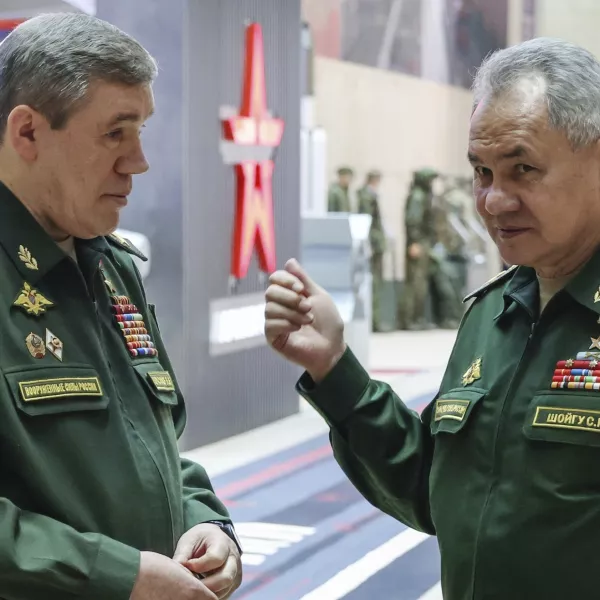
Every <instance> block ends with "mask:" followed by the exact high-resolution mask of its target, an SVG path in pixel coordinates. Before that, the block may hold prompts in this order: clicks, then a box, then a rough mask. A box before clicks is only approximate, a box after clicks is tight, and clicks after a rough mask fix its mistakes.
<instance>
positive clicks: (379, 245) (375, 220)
mask: <svg viewBox="0 0 600 600" xmlns="http://www.w3.org/2000/svg"><path fill="white" fill-rule="evenodd" d="M357 196H358V212H359V213H362V214H367V215H371V228H370V230H369V242H370V244H371V251H372V252H373V254H383V253H384V252H385V250H386V246H387V241H386V238H385V230H384V227H383V222H382V221H381V211H380V209H379V199H378V197H377V194H376V193H375V192H374V191H373V190H372V189H370V188H369V187H368V186H365V187H362V188H360V190H358V192H357Z"/></svg>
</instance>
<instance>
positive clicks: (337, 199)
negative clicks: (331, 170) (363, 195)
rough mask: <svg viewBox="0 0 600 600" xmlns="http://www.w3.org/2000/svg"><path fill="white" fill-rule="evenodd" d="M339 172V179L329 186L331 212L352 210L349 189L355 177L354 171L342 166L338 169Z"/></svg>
mask: <svg viewBox="0 0 600 600" xmlns="http://www.w3.org/2000/svg"><path fill="white" fill-rule="evenodd" d="M337 174H338V180H337V181H336V182H335V183H332V184H331V186H330V187H329V193H328V195H327V210H328V211H329V212H347V213H349V212H352V208H351V206H350V195H349V193H348V191H349V189H350V184H351V183H352V179H353V177H354V171H352V169H350V168H349V167H341V168H340V169H338V172H337Z"/></svg>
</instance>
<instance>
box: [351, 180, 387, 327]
mask: <svg viewBox="0 0 600 600" xmlns="http://www.w3.org/2000/svg"><path fill="white" fill-rule="evenodd" d="M380 183H381V173H380V172H379V171H370V172H369V173H368V174H367V180H366V182H365V185H364V186H363V187H361V188H360V189H359V190H358V193H357V196H358V212H359V213H363V214H368V215H371V229H370V230H369V243H370V245H371V274H372V277H373V292H372V322H373V331H382V326H381V297H382V294H383V255H384V254H385V251H386V246H387V242H386V237H385V229H384V227H383V223H382V221H381V211H380V207H379V184H380Z"/></svg>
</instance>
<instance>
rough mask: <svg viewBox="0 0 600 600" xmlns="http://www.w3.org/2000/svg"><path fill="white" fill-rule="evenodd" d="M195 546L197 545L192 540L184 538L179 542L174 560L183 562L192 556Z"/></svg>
mask: <svg viewBox="0 0 600 600" xmlns="http://www.w3.org/2000/svg"><path fill="white" fill-rule="evenodd" d="M195 546H196V545H195V543H194V542H193V541H192V540H190V541H188V540H186V539H183V538H182V539H181V540H180V541H179V544H177V548H176V549H175V554H174V555H173V560H174V561H175V562H178V563H181V564H183V563H184V562H186V561H187V560H188V559H189V557H190V556H192V554H193V553H194V548H195Z"/></svg>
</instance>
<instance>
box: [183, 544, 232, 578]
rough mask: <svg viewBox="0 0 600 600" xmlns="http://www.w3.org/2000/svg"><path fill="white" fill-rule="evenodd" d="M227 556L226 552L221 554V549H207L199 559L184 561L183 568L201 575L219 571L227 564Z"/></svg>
mask: <svg viewBox="0 0 600 600" xmlns="http://www.w3.org/2000/svg"><path fill="white" fill-rule="evenodd" d="M225 550H226V549H225ZM227 556H228V553H227V551H225V552H223V549H222V548H209V549H208V550H207V551H206V553H205V554H204V555H203V556H201V557H200V558H191V559H189V560H186V561H185V563H184V566H185V567H187V568H188V569H189V570H190V571H192V572H193V573H199V574H201V575H202V574H205V573H210V572H211V571H216V570H217V569H220V568H221V567H222V566H223V565H224V564H225V563H226V562H227Z"/></svg>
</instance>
